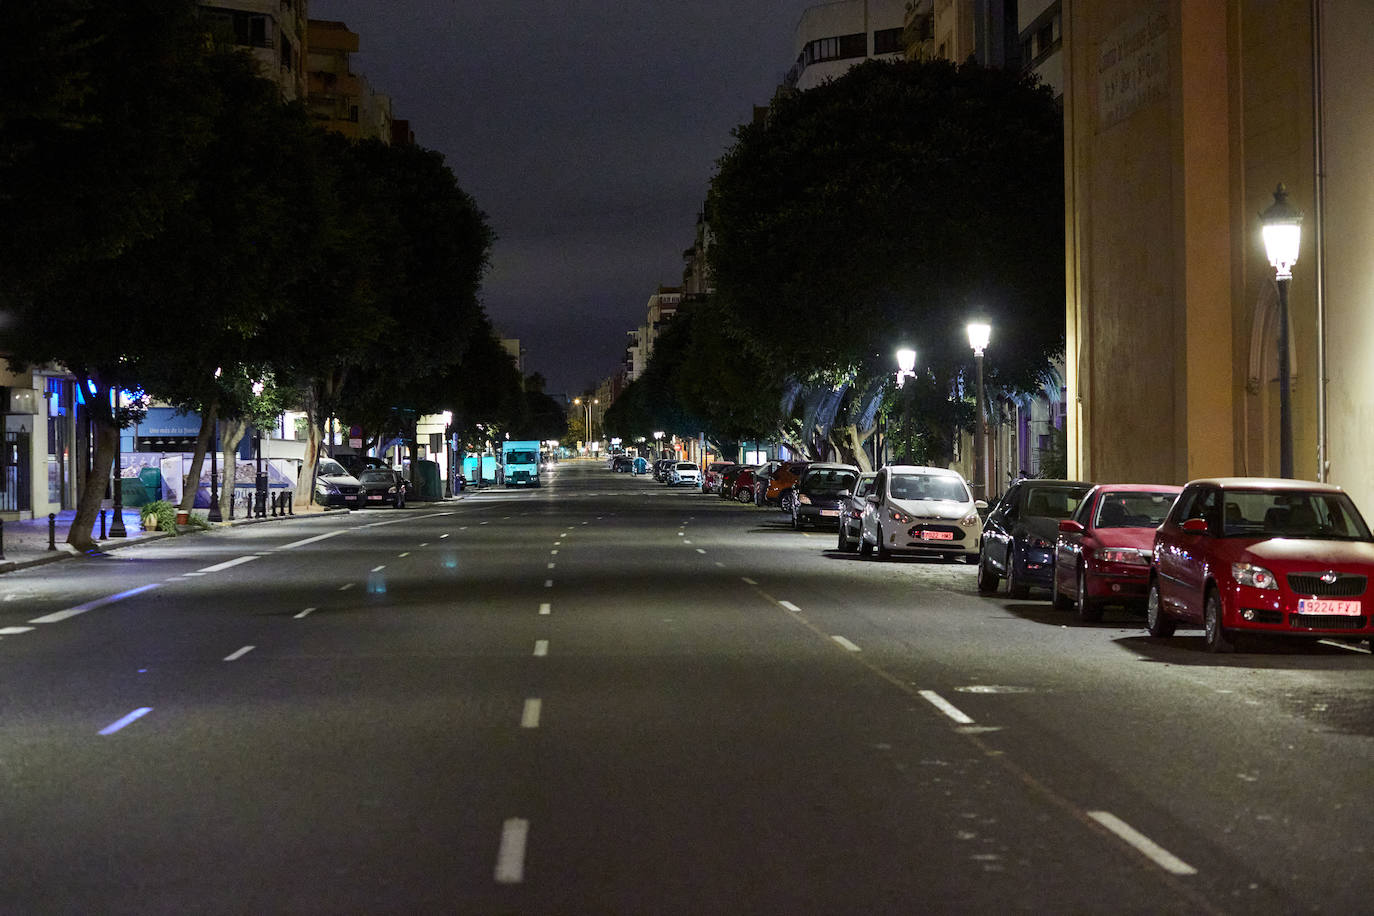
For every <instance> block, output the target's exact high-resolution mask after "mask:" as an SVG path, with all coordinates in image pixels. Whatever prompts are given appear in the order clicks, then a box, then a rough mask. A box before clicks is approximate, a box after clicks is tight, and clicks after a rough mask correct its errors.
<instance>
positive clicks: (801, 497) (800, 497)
mask: <svg viewBox="0 0 1374 916" xmlns="http://www.w3.org/2000/svg"><path fill="white" fill-rule="evenodd" d="M797 502H799V503H801V504H802V505H803V506H809V505H811V497H809V496H807V495H806V494H805V493H798V494H797Z"/></svg>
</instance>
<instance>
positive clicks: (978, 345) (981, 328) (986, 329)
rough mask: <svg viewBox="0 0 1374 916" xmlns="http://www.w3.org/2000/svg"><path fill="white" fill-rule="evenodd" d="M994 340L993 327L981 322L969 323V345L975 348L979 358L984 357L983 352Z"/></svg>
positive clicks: (974, 350)
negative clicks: (989, 342)
mask: <svg viewBox="0 0 1374 916" xmlns="http://www.w3.org/2000/svg"><path fill="white" fill-rule="evenodd" d="M991 339H992V326H991V325H989V324H985V323H983V322H981V321H972V322H969V326H968V344H969V346H970V347H972V348H973V352H974V354H975V355H977V356H982V355H983V351H984V350H986V349H987V348H988V341H989V340H991Z"/></svg>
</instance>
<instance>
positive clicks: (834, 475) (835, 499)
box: [792, 463, 859, 530]
mask: <svg viewBox="0 0 1374 916" xmlns="http://www.w3.org/2000/svg"><path fill="white" fill-rule="evenodd" d="M858 483H859V469H858V468H857V467H855V466H854V465H852V464H828V463H816V464H812V465H811V466H809V467H808V468H807V469H806V473H805V474H803V475H802V478H801V481H800V482H798V484H797V495H796V499H794V500H792V527H793V528H796V529H798V530H800V529H801V528H802V527H804V526H806V525H817V524H822V523H824V524H826V525H832V524H833V525H834V526H835V527H837V528H838V527H839V525H840V512H841V511H842V509H843V507H844V506H846V505H848V504H849V498H850V497H851V496H853V495H854V487H856V486H857V485H858Z"/></svg>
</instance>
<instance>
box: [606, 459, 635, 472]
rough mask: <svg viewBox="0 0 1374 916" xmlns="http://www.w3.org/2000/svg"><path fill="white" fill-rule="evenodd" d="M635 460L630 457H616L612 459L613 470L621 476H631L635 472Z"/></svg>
mask: <svg viewBox="0 0 1374 916" xmlns="http://www.w3.org/2000/svg"><path fill="white" fill-rule="evenodd" d="M634 468H635V460H634V459H633V458H631V457H630V456H629V455H616V456H615V458H613V459H611V470H612V471H615V472H617V473H621V474H630V473H632V472H633V471H634Z"/></svg>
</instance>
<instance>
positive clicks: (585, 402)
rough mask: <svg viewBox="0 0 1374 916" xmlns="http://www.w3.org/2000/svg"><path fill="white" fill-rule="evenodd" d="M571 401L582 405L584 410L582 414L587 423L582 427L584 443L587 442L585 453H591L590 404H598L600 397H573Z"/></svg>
mask: <svg viewBox="0 0 1374 916" xmlns="http://www.w3.org/2000/svg"><path fill="white" fill-rule="evenodd" d="M573 403H574V404H581V405H582V406H583V409H584V411H585V414H584V415H585V416H586V418H587V425H586V426H585V427H584V428H583V429H584V432H585V437H586V443H587V454H588V455H591V453H592V405H593V404H600V403H601V399H600V398H587V399H586V400H583V399H582V398H573Z"/></svg>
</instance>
